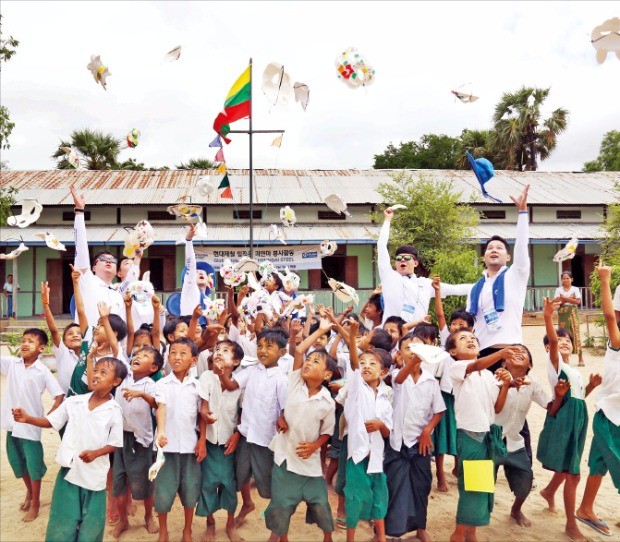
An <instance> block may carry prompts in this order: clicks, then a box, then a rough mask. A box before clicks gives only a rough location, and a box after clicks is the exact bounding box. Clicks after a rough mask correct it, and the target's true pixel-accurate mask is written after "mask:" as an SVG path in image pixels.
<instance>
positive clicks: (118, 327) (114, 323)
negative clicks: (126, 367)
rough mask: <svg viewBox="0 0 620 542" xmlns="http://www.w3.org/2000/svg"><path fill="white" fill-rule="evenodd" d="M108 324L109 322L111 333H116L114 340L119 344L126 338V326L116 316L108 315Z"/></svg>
mask: <svg viewBox="0 0 620 542" xmlns="http://www.w3.org/2000/svg"><path fill="white" fill-rule="evenodd" d="M108 322H110V327H111V328H112V331H113V332H114V333H116V340H117V341H118V342H121V341H122V340H123V339H124V338H125V337H127V324H126V323H125V322H124V321H123V319H122V318H121V317H120V316H119V315H118V314H110V315H109V316H108Z"/></svg>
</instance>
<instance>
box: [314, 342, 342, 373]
mask: <svg viewBox="0 0 620 542" xmlns="http://www.w3.org/2000/svg"><path fill="white" fill-rule="evenodd" d="M310 354H318V355H319V356H321V357H322V358H323V359H324V360H325V368H326V369H327V370H328V371H330V372H331V373H332V374H334V373H339V370H338V363H337V362H336V360H335V359H334V358H332V357H331V356H330V355H329V353H328V352H327V350H325V348H317V349H316V350H313V351H312V352H310Z"/></svg>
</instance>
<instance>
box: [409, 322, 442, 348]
mask: <svg viewBox="0 0 620 542" xmlns="http://www.w3.org/2000/svg"><path fill="white" fill-rule="evenodd" d="M411 334H412V335H413V336H414V337H417V338H418V339H421V340H422V342H423V343H425V344H426V343H427V342H430V343H431V344H435V343H436V342H437V330H436V329H435V326H434V325H433V324H429V323H427V322H422V323H421V324H418V325H417V326H415V329H414V330H413V331H412V332H411Z"/></svg>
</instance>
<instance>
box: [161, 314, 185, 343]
mask: <svg viewBox="0 0 620 542" xmlns="http://www.w3.org/2000/svg"><path fill="white" fill-rule="evenodd" d="M182 323H187V322H185V321H184V320H181V318H170V320H168V321H167V322H166V323H165V324H164V338H165V339H166V340H167V341H168V335H174V332H175V330H176V328H177V326H178V325H179V324H182Z"/></svg>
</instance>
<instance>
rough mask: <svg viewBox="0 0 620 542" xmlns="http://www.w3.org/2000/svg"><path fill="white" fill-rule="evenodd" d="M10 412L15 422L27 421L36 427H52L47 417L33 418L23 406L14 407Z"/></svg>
mask: <svg viewBox="0 0 620 542" xmlns="http://www.w3.org/2000/svg"><path fill="white" fill-rule="evenodd" d="M11 413H12V414H13V419H14V420H15V421H16V422H19V423H27V424H29V425H34V426H36V427H42V428H43V429H50V428H51V427H52V424H51V423H50V422H49V420H48V419H47V418H35V417H34V416H29V415H28V414H27V413H26V411H25V410H24V409H23V408H19V407H18V408H14V409H13V410H12V411H11Z"/></svg>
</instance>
